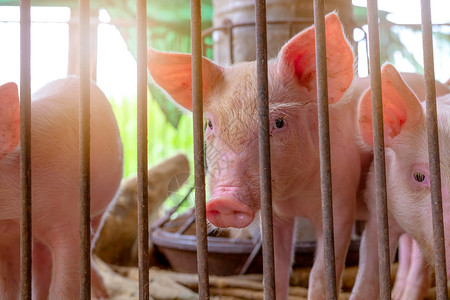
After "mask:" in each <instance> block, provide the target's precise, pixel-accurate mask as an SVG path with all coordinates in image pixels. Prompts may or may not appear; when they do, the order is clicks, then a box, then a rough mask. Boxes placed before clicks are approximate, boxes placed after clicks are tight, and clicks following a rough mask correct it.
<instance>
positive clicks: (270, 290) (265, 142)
mask: <svg viewBox="0 0 450 300" xmlns="http://www.w3.org/2000/svg"><path fill="white" fill-rule="evenodd" d="M255 14H256V17H255V20H256V24H255V25H256V27H255V29H256V73H257V89H258V94H257V95H258V96H257V97H258V115H259V125H260V126H259V130H258V134H259V173H260V176H261V177H260V180H261V186H260V193H261V218H262V238H263V270H264V299H275V271H274V269H275V267H274V253H273V251H274V245H273V220H272V178H271V166H270V135H269V129H270V121H269V88H268V70H267V24H266V1H265V0H258V1H256V2H255Z"/></svg>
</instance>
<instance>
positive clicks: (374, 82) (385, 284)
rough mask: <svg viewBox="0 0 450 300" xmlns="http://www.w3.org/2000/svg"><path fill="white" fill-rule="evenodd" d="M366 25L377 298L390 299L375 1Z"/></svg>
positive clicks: (368, 2)
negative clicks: (377, 259)
mask: <svg viewBox="0 0 450 300" xmlns="http://www.w3.org/2000/svg"><path fill="white" fill-rule="evenodd" d="M367 22H368V25H369V52H370V53H369V55H370V85H371V92H372V115H373V121H372V123H373V140H374V149H373V154H374V165H375V184H376V199H377V223H378V256H379V258H380V260H379V280H380V299H391V283H390V274H391V272H390V256H389V229H388V216H387V196H386V167H385V162H384V131H383V104H382V98H381V97H382V96H381V95H382V93H381V68H380V44H379V33H378V4H377V1H376V0H370V1H367Z"/></svg>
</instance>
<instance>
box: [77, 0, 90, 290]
mask: <svg viewBox="0 0 450 300" xmlns="http://www.w3.org/2000/svg"><path fill="white" fill-rule="evenodd" d="M79 5H80V111H79V120H80V125H79V143H80V145H79V147H80V174H79V176H80V277H81V278H80V299H90V298H91V272H90V270H91V257H90V248H91V245H90V244H91V232H90V193H91V186H90V106H91V105H90V51H89V49H90V46H89V44H90V41H89V39H90V34H89V33H90V6H89V0H80V1H79Z"/></svg>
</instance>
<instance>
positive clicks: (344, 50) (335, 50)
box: [277, 13, 353, 103]
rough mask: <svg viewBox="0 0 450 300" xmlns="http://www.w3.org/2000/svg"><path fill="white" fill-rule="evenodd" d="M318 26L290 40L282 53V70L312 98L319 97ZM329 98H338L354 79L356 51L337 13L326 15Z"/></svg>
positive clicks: (280, 70) (331, 100)
mask: <svg viewBox="0 0 450 300" xmlns="http://www.w3.org/2000/svg"><path fill="white" fill-rule="evenodd" d="M314 35H315V33H314V26H311V27H309V28H307V29H305V30H303V31H302V32H300V33H299V34H297V35H296V36H294V37H293V38H292V39H291V40H290V41H288V42H287V43H286V44H285V45H284V46H283V48H282V49H281V51H280V53H279V55H278V65H277V68H278V73H279V75H280V76H281V77H282V78H284V80H287V81H289V80H292V78H295V79H296V80H297V82H298V84H299V85H300V87H301V89H302V90H303V91H304V93H305V94H306V95H307V96H308V97H310V99H317V82H316V53H315V36H314ZM325 37H326V51H327V74H328V76H327V77H328V101H329V103H336V102H338V101H339V100H340V99H341V97H342V95H343V94H344V93H345V91H346V90H347V89H348V87H349V86H350V84H351V82H352V80H353V53H352V49H351V48H350V45H349V44H348V42H347V40H346V39H345V37H344V33H343V31H342V25H341V22H340V21H339V18H338V16H337V15H336V14H335V13H330V14H328V15H327V16H326V17H325Z"/></svg>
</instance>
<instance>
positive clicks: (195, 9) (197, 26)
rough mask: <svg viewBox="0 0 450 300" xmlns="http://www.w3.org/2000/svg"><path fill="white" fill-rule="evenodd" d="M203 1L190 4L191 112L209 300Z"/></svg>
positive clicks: (200, 267)
mask: <svg viewBox="0 0 450 300" xmlns="http://www.w3.org/2000/svg"><path fill="white" fill-rule="evenodd" d="M201 30H202V16H201V4H200V0H191V43H192V102H193V103H192V108H193V117H194V120H193V122H194V123H193V126H194V169H195V216H196V218H195V220H196V234H197V271H198V294H199V298H200V299H209V278H208V273H209V270H208V239H207V227H206V204H205V198H206V196H205V150H204V147H203V90H202V87H203V74H202V49H201Z"/></svg>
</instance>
